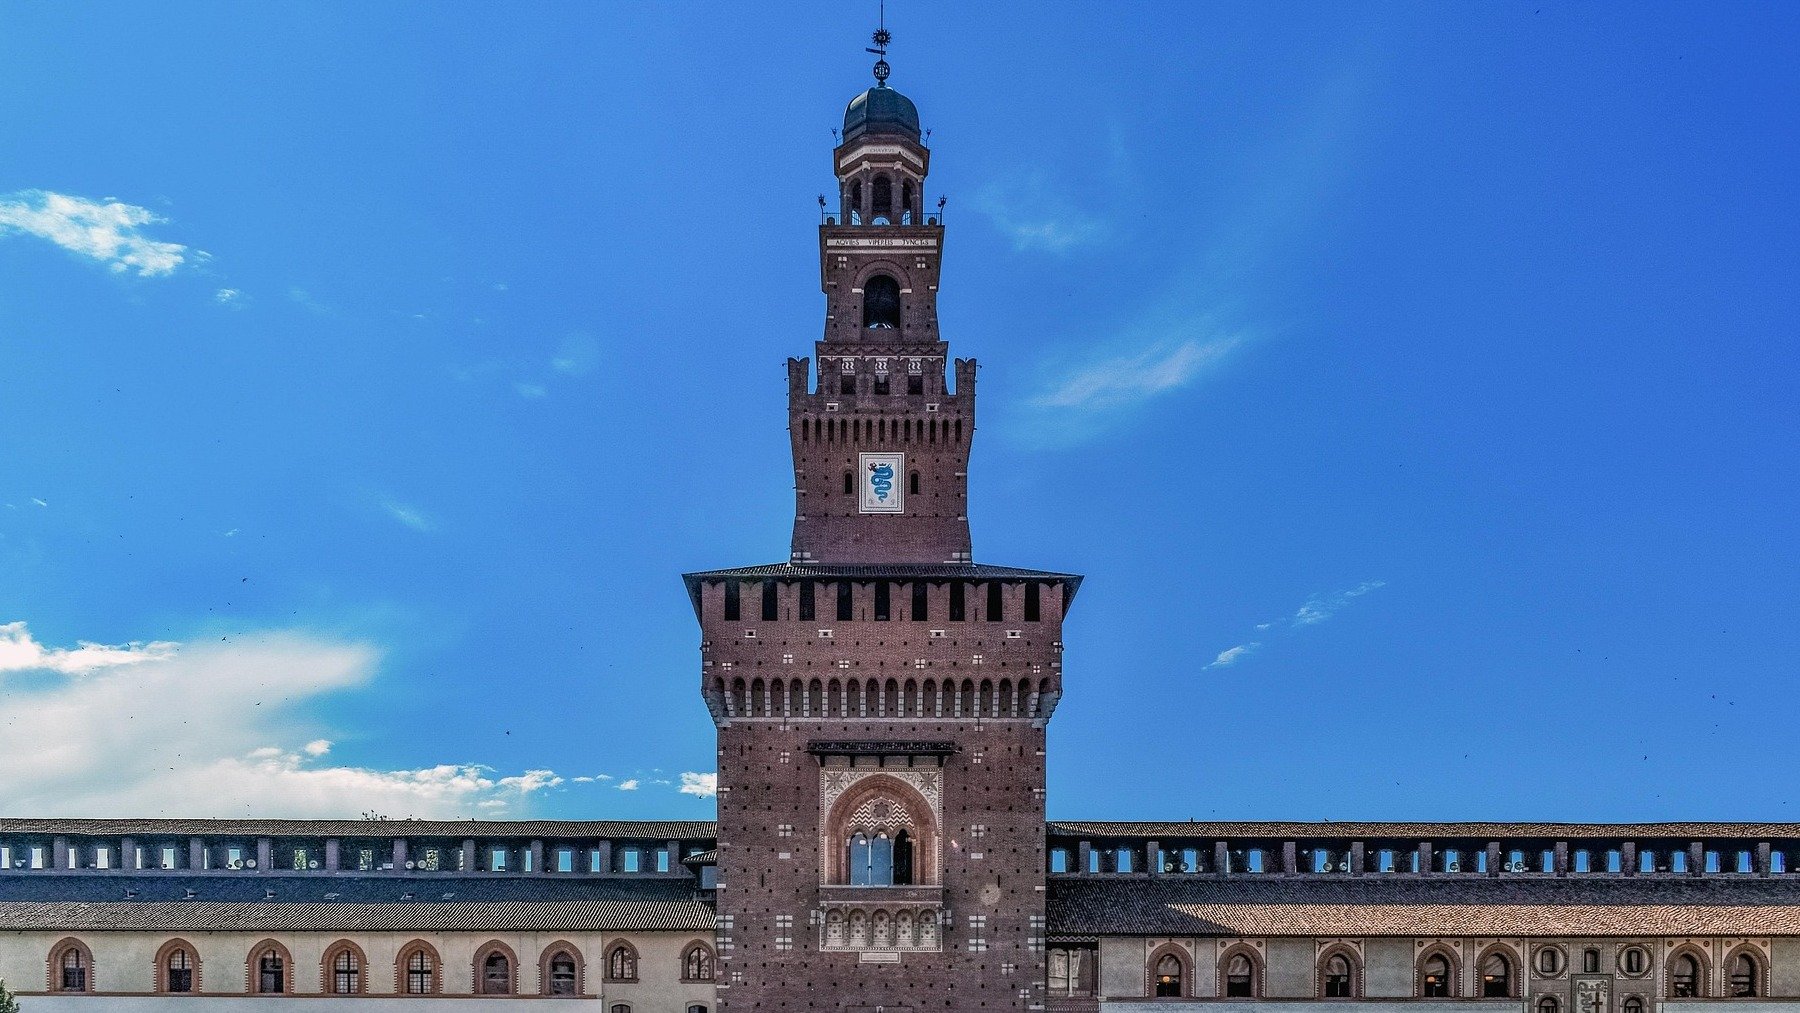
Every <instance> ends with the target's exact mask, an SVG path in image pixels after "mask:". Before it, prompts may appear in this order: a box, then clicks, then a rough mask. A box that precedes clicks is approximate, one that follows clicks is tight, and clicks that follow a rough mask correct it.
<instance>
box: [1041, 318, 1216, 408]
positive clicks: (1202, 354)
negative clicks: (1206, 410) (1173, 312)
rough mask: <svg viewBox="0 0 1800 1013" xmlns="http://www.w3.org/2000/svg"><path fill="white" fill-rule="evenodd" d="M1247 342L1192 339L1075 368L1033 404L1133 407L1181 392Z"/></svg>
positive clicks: (1209, 337) (1165, 342)
mask: <svg viewBox="0 0 1800 1013" xmlns="http://www.w3.org/2000/svg"><path fill="white" fill-rule="evenodd" d="M1243 343H1244V338H1243V337H1242V336H1240V335H1236V334H1223V335H1206V336H1190V337H1183V338H1175V339H1168V340H1163V341H1158V342H1155V343H1153V344H1151V345H1150V346H1148V347H1145V348H1139V349H1137V350H1135V351H1131V352H1128V353H1125V354H1123V355H1119V356H1115V357H1112V358H1107V359H1102V360H1099V361H1095V362H1088V363H1085V364H1082V365H1079V366H1076V367H1075V368H1073V369H1072V370H1070V371H1069V372H1068V373H1066V374H1064V375H1063V376H1061V377H1060V378H1058V379H1057V380H1055V381H1054V382H1053V383H1052V384H1051V385H1050V387H1049V389H1047V390H1045V391H1044V392H1043V393H1042V394H1039V395H1038V396H1037V397H1036V398H1035V399H1034V400H1033V402H1032V404H1033V406H1034V407H1037V408H1073V409H1077V410H1081V409H1119V408H1129V407H1132V406H1135V405H1138V404H1141V403H1143V402H1145V401H1148V400H1150V399H1151V398H1154V397H1157V396H1159V395H1163V394H1167V393H1170V392H1172V391H1176V390H1180V389H1181V388H1183V387H1186V386H1187V385H1189V384H1191V383H1193V382H1194V381H1195V380H1197V379H1199V378H1200V377H1201V376H1202V375H1203V374H1204V373H1205V372H1206V371H1207V370H1209V369H1211V368H1213V367H1215V366H1217V365H1218V364H1219V363H1220V362H1221V361H1223V360H1224V359H1225V358H1226V357H1227V356H1229V355H1230V354H1231V353H1232V352H1234V351H1236V350H1237V349H1238V348H1239V347H1241V346H1242V345H1243Z"/></svg>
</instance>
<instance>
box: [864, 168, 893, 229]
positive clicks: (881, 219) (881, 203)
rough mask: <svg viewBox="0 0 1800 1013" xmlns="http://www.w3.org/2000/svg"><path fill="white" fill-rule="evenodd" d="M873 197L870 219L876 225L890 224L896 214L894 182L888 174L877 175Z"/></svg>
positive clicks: (870, 204) (870, 205) (870, 206)
mask: <svg viewBox="0 0 1800 1013" xmlns="http://www.w3.org/2000/svg"><path fill="white" fill-rule="evenodd" d="M872 197H873V199H872V200H871V201H870V202H869V220H870V221H871V222H873V223H874V224H876V225H886V224H888V222H889V221H890V220H892V218H893V215H894V184H893V183H891V182H889V181H888V178H887V177H886V176H876V177H875V185H874V187H873V189H872Z"/></svg>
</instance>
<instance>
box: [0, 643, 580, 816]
mask: <svg viewBox="0 0 1800 1013" xmlns="http://www.w3.org/2000/svg"><path fill="white" fill-rule="evenodd" d="M0 629H3V630H4V631H5V633H4V641H0V642H3V643H4V644H5V645H6V646H5V648H4V649H5V652H6V653H5V659H6V660H5V663H4V669H5V673H6V674H0V679H5V680H6V682H5V689H4V692H0V811H3V812H9V813H33V814H41V815H45V816H61V815H68V816H75V815H81V816H156V815H164V814H170V815H173V814H181V815H184V816H244V815H277V814H279V815H282V816H293V817H353V816H355V815H356V814H358V813H360V812H364V811H369V810H374V811H377V812H382V813H388V814H391V815H394V816H407V815H413V816H420V817H438V818H455V817H458V816H466V815H469V814H470V813H472V812H474V811H476V810H478V809H481V810H486V809H496V808H504V807H506V806H507V805H509V804H512V803H517V802H519V801H520V800H521V799H522V798H528V797H531V796H534V795H536V794H538V793H540V792H543V791H547V790H549V789H551V788H554V787H555V786H556V785H557V784H558V783H560V779H559V778H558V777H557V776H556V775H555V774H554V773H552V772H550V771H545V770H531V771H526V772H525V773H523V774H519V775H516V776H512V777H500V776H498V775H497V774H496V773H495V772H494V771H492V770H491V769H490V768H488V767H486V766H483V765H480V764H476V763H470V762H451V763H439V764H434V765H429V766H424V767H417V768H407V769H397V770H388V769H375V768H369V767H358V766H348V765H334V764H331V763H329V762H328V761H327V759H326V758H327V756H328V755H329V754H330V753H331V751H332V743H331V740H329V739H325V738H319V737H317V736H313V735H309V734H307V733H308V731H309V729H308V728H307V725H308V724H309V723H310V719H309V718H307V717H306V716H305V715H306V714H307V713H308V712H310V711H311V710H312V709H313V705H314V704H315V701H317V700H319V699H320V698H322V697H325V696H327V695H329V694H332V693H335V692H339V691H343V690H346V689H350V688H353V687H356V686H359V685H361V684H364V683H366V682H367V681H368V680H369V679H371V678H372V677H373V675H374V671H375V664H376V653H375V651H374V650H372V649H371V648H369V647H367V646H365V645H360V644H353V643H343V642H338V641H333V640H327V639H321V638H318V637H314V636H311V635H307V634H303V633H293V632H280V631H277V632H265V633H247V634H234V635H231V636H228V637H225V638H222V639H220V640H216V641H214V640H212V639H211V638H208V639H207V640H205V641H191V642H187V643H181V644H175V643H171V642H167V641H157V642H154V643H152V644H144V645H126V646H123V647H101V646H98V645H91V644H78V645H77V646H76V647H46V646H44V645H42V644H39V643H38V642H37V641H36V639H35V638H34V637H32V635H31V633H30V632H29V630H28V629H27V628H26V626H25V624H24V623H9V624H6V625H5V626H4V627H0ZM281 743H303V744H302V745H299V746H297V747H293V746H284V745H281ZM490 803H498V804H497V805H496V804H490Z"/></svg>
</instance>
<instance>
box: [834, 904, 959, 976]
mask: <svg viewBox="0 0 1800 1013" xmlns="http://www.w3.org/2000/svg"><path fill="white" fill-rule="evenodd" d="M816 917H817V918H818V921H819V924H820V925H821V926H822V927H823V931H822V933H821V938H820V943H821V948H822V949H825V950H840V951H841V950H851V951H856V952H860V953H863V954H864V955H865V956H864V958H863V959H865V960H869V959H879V957H878V956H870V955H871V954H874V955H879V954H886V955H887V957H888V958H889V959H897V958H898V955H899V954H900V953H904V952H931V951H938V950H942V949H943V938H944V926H945V924H946V922H945V919H946V918H947V917H948V915H947V914H946V913H945V911H944V888H943V887H941V886H823V887H820V888H819V911H818V914H817V916H816Z"/></svg>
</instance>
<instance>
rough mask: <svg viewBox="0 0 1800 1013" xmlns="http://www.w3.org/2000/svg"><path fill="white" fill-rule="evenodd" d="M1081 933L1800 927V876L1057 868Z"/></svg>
mask: <svg viewBox="0 0 1800 1013" xmlns="http://www.w3.org/2000/svg"><path fill="white" fill-rule="evenodd" d="M1048 914H1049V919H1050V931H1051V932H1052V933H1053V934H1056V935H1058V936H1073V935H1217V936H1331V935H1346V936H1436V935H1444V936H1628V935H1658V934H1686V935H1738V936H1742V935H1800V882H1795V881H1793V880H1786V879H1759V878H1751V877H1744V878H1730V879H1723V878H1701V877H1696V878H1691V879H1688V878H1660V877H1659V878H1644V879H1638V878H1634V877H1633V878H1627V877H1616V876H1611V877H1606V878H1604V879H1601V878H1595V879H1516V878H1513V879H1509V878H1495V879H1487V878H1469V879H1453V878H1443V877H1433V878H1422V879H1406V880H1400V879H1388V878H1374V877H1370V878H1361V879H1349V878H1342V877H1334V878H1330V879H1326V878H1320V879H1299V878H1282V879H1273V878H1271V879H1258V878H1252V877H1243V878H1223V879H1221V878H1212V877H1206V878H1190V877H1182V876H1164V877H1129V878H1127V877H1107V876H1095V877H1091V878H1090V877H1083V876H1073V877H1052V878H1051V880H1050V886H1049V899H1048Z"/></svg>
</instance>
